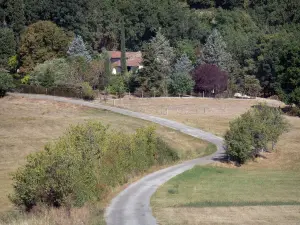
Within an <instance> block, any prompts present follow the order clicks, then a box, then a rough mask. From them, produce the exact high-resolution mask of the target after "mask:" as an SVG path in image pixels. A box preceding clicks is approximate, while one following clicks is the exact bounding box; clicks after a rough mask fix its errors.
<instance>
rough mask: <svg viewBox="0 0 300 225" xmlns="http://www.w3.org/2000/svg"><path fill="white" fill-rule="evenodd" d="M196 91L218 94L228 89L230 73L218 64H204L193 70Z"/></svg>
mask: <svg viewBox="0 0 300 225" xmlns="http://www.w3.org/2000/svg"><path fill="white" fill-rule="evenodd" d="M192 75H193V78H194V81H195V88H194V91H195V92H196V93H201V92H205V93H213V94H218V93H221V92H223V91H225V90H226V89H227V82H228V75H227V73H226V72H223V71H221V70H220V69H219V68H218V67H217V66H216V65H211V64H203V65H200V66H198V67H196V69H195V70H194V71H193V72H192Z"/></svg>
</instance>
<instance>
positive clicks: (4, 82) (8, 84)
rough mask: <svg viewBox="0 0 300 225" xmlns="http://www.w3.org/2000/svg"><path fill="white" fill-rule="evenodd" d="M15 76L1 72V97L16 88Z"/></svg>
mask: <svg viewBox="0 0 300 225" xmlns="http://www.w3.org/2000/svg"><path fill="white" fill-rule="evenodd" d="M14 86H15V85H14V80H13V77H12V76H11V75H10V74H8V73H5V72H0V98H2V97H4V96H5V94H6V92H7V91H9V90H10V89H12V88H14Z"/></svg>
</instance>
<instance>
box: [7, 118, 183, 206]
mask: <svg viewBox="0 0 300 225" xmlns="http://www.w3.org/2000/svg"><path fill="white" fill-rule="evenodd" d="M177 159H178V156H177V154H176V153H175V152H174V151H173V150H172V149H171V148H169V147H168V146H167V145H166V144H165V143H164V142H163V141H162V140H161V139H159V138H158V137H157V136H156V133H155V129H154V128H153V127H148V128H141V129H138V130H137V131H136V133H135V134H125V133H124V132H121V131H115V130H110V129H108V127H107V126H104V125H102V124H101V123H99V122H88V123H87V124H84V125H77V126H73V127H71V128H70V129H69V130H68V132H67V133H66V134H65V135H64V136H63V137H61V138H60V139H59V140H58V141H56V142H55V143H52V144H49V145H47V146H46V147H45V149H44V151H41V152H38V153H34V154H32V155H30V156H29V157H28V159H27V164H26V165H25V166H24V167H22V168H20V169H19V170H18V171H17V172H16V173H15V174H14V177H13V180H14V194H13V195H12V196H10V198H11V200H12V201H13V203H14V204H15V205H16V206H18V207H21V208H23V209H25V210H27V211H29V210H31V209H32V208H33V207H34V206H36V205H41V204H42V205H48V206H51V207H61V206H64V207H72V206H82V205H83V204H84V203H85V202H87V201H95V200H99V199H100V200H101V198H102V197H103V195H104V194H105V193H106V192H107V191H109V189H110V188H111V187H114V186H116V185H120V184H123V183H125V182H127V181H128V179H129V178H130V177H132V176H134V175H136V174H138V173H141V172H143V171H145V170H147V169H148V168H149V167H151V166H153V165H161V164H164V163H168V162H172V161H175V160H177Z"/></svg>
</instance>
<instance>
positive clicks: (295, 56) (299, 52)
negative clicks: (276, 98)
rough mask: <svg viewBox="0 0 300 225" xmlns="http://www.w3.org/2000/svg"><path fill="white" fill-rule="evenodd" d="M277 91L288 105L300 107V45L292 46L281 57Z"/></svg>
mask: <svg viewBox="0 0 300 225" xmlns="http://www.w3.org/2000/svg"><path fill="white" fill-rule="evenodd" d="M278 64H279V65H278V68H277V72H278V82H277V83H278V85H279V87H277V88H278V89H277V91H278V93H279V95H281V98H282V99H284V100H285V101H286V102H287V103H294V104H296V105H298V106H300V102H299V99H300V95H299V88H300V44H298V46H297V45H294V44H293V45H290V46H289V47H287V48H286V49H284V50H283V51H282V52H281V54H280V56H279V63H278Z"/></svg>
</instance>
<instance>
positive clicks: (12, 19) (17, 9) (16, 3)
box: [6, 0, 25, 34]
mask: <svg viewBox="0 0 300 225" xmlns="http://www.w3.org/2000/svg"><path fill="white" fill-rule="evenodd" d="M24 7H25V6H24V2H23V0H7V9H6V17H7V23H8V25H9V26H10V27H11V28H12V29H13V30H14V31H15V32H16V33H17V34H19V33H20V32H21V30H22V29H23V28H24V26H25V15H24Z"/></svg>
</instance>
